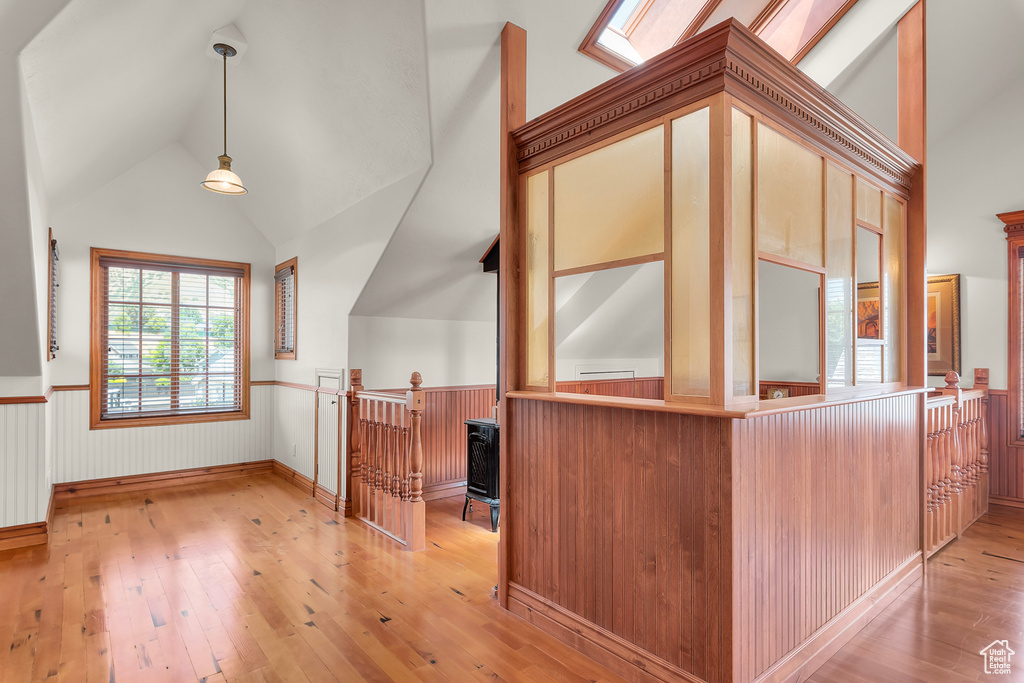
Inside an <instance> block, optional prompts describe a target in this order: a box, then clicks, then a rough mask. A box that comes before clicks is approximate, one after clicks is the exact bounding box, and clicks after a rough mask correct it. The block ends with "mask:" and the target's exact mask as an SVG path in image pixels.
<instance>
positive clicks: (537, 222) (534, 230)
mask: <svg viewBox="0 0 1024 683" xmlns="http://www.w3.org/2000/svg"><path fill="white" fill-rule="evenodd" d="M548 173H549V172H548V171H545V172H543V173H538V174H537V175H534V176H530V178H529V179H528V180H527V181H526V202H527V205H526V287H527V292H526V321H527V323H526V384H527V385H528V386H543V387H547V386H548V288H549V287H550V283H551V278H550V273H549V272H548V266H549V264H548V208H549V207H548Z"/></svg>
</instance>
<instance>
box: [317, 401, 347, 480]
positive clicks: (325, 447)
mask: <svg viewBox="0 0 1024 683" xmlns="http://www.w3.org/2000/svg"><path fill="white" fill-rule="evenodd" d="M318 396H319V412H320V415H319V419H318V420H317V424H316V427H317V438H318V439H319V447H318V448H317V461H318V463H319V466H318V475H317V483H318V484H319V485H320V486H322V487H323V488H325V489H327V490H328V491H330V492H331V493H337V492H338V443H339V441H338V428H339V426H340V425H339V424H338V422H339V416H338V413H339V411H338V406H339V405H341V406H342V408H344V404H345V395H344V394H342V395H341V396H338V395H337V394H318ZM342 447H344V443H342ZM341 489H342V490H341V496H342V498H344V497H345V478H344V477H342V481H341Z"/></svg>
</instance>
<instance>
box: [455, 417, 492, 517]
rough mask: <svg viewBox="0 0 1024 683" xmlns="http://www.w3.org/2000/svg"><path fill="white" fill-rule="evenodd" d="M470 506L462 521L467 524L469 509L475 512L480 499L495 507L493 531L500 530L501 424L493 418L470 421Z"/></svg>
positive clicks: (467, 455)
mask: <svg viewBox="0 0 1024 683" xmlns="http://www.w3.org/2000/svg"><path fill="white" fill-rule="evenodd" d="M466 430H467V448H466V457H467V458H468V462H467V464H466V503H465V504H464V505H463V506H462V521H466V508H469V510H470V511H472V510H473V501H474V500H478V501H480V502H481V503H486V504H487V505H489V506H490V507H491V531H495V532H496V531H497V530H498V510H499V498H500V494H499V491H498V421H497V420H492V419H491V418H479V419H474V420H466Z"/></svg>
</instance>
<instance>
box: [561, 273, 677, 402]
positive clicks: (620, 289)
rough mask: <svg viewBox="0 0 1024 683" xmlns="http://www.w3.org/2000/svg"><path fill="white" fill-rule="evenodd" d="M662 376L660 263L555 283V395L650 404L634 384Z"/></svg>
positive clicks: (662, 275)
mask: <svg viewBox="0 0 1024 683" xmlns="http://www.w3.org/2000/svg"><path fill="white" fill-rule="evenodd" d="M664 375H665V264H664V263H663V262H661V261H658V262H655V263H644V264H642V265H637V266H625V267H623V268H609V269H607V270H599V271H597V272H593V273H580V274H578V275H567V276H564V277H558V278H555V379H556V381H558V382H559V383H564V382H572V383H574V386H572V387H566V386H563V385H562V384H559V386H558V387H557V389H558V391H575V392H577V393H588V394H601V395H608V396H635V397H638V398H654V396H652V395H649V394H647V393H644V394H643V395H641V393H638V390H639V391H640V392H643V390H644V387H646V386H650V383H647V384H646V385H639V386H638V385H637V383H636V382H635V380H636V379H638V378H650V377H658V378H660V377H664ZM662 387H664V385H662ZM664 394H665V392H664V388H662V391H661V392H660V395H658V396H657V398H663V397H664Z"/></svg>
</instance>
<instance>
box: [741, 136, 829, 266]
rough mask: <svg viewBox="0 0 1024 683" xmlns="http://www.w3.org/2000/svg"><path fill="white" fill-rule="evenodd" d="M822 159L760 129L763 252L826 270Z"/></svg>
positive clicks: (760, 238) (759, 198)
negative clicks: (823, 233) (822, 267)
mask: <svg viewBox="0 0 1024 683" xmlns="http://www.w3.org/2000/svg"><path fill="white" fill-rule="evenodd" d="M821 176H822V161H821V157H820V156H818V155H817V154H814V153H813V152H811V151H809V150H807V149H805V148H804V147H803V146H802V145H799V144H797V143H796V142H793V141H792V140H790V139H789V138H786V137H784V136H782V135H780V134H779V133H776V132H775V131H774V130H772V129H771V128H768V127H767V126H765V125H763V124H760V123H759V124H758V126H757V231H758V233H757V234H758V248H759V249H760V250H761V251H764V252H767V253H769V254H775V255H776V256H783V257H786V258H790V259H794V260H796V261H801V262H803V263H807V264H810V265H813V266H818V267H821V266H824V265H825V264H824V262H823V255H822V254H823V250H822V241H823V240H822V222H823V221H822V206H821V205H822V201H821V199H822V197H821V191H822V187H821V184H822V177H821Z"/></svg>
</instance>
